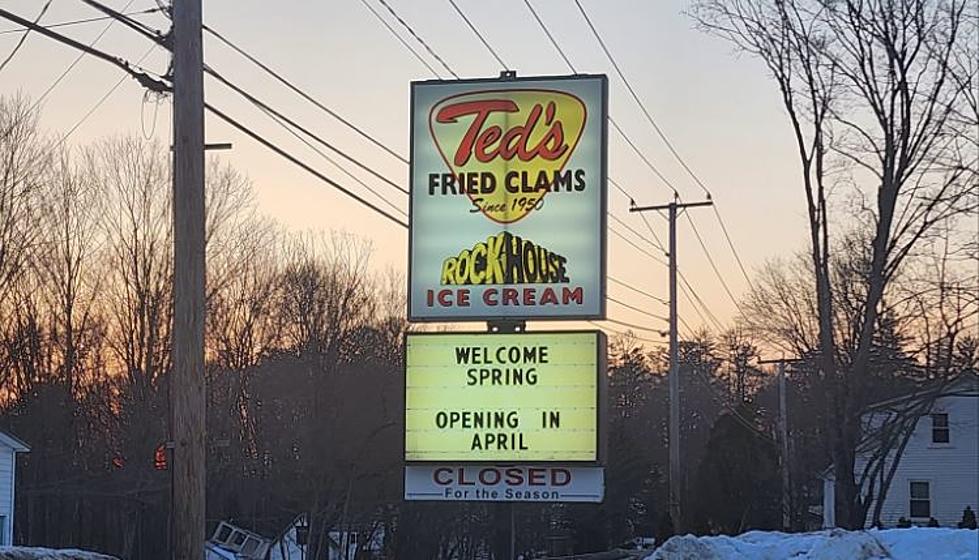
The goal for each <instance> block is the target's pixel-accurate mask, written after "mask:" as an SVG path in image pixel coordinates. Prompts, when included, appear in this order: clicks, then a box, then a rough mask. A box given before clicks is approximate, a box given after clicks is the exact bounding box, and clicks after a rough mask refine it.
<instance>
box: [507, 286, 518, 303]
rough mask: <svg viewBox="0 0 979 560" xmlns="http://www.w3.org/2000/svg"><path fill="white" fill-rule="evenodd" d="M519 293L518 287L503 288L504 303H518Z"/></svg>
mask: <svg viewBox="0 0 979 560" xmlns="http://www.w3.org/2000/svg"><path fill="white" fill-rule="evenodd" d="M518 294H519V292H517V289H516V288H503V305H518V304H519V303H520V302H519V301H518V299H517V296H518Z"/></svg>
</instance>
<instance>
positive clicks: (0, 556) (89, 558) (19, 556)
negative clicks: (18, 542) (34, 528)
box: [0, 546, 116, 560]
mask: <svg viewBox="0 0 979 560" xmlns="http://www.w3.org/2000/svg"><path fill="white" fill-rule="evenodd" d="M0 560H116V558H115V557H114V556H106V555H105V554H98V553H95V552H88V551H85V550H74V549H63V550H53V549H50V548H33V547H20V546H14V547H0Z"/></svg>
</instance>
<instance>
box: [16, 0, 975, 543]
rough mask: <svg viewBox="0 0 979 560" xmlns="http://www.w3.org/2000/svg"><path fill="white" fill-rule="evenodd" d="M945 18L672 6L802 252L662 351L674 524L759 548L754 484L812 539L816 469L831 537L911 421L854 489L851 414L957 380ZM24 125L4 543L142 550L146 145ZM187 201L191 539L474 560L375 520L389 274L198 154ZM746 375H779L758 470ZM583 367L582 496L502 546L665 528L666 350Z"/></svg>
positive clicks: (150, 456)
mask: <svg viewBox="0 0 979 560" xmlns="http://www.w3.org/2000/svg"><path fill="white" fill-rule="evenodd" d="M967 7H968V3H966V2H959V1H950V2H944V3H937V2H921V1H911V0H899V1H894V2H883V1H877V0H867V1H857V0H840V1H838V2H815V1H814V2H810V1H808V0H791V1H789V0H787V1H784V2H776V3H770V2H765V1H762V0H704V1H699V2H696V3H695V7H694V10H695V11H694V17H695V18H697V21H698V22H699V23H700V24H701V25H702V26H703V27H704V28H705V29H706V30H708V31H709V32H712V33H715V34H717V35H719V36H721V37H723V38H725V39H727V40H729V41H731V42H732V43H733V44H734V45H736V46H737V47H738V48H740V49H743V50H744V51H746V52H749V53H750V54H752V55H754V56H757V57H759V58H760V59H761V60H763V61H764V62H765V64H766V68H768V70H769V71H770V73H771V75H772V77H773V79H774V81H775V83H776V85H777V87H778V90H779V92H780V95H781V99H782V101H783V106H784V109H785V110H786V113H787V115H788V120H789V124H790V126H791V130H792V131H793V137H794V138H795V139H796V141H797V143H798V148H799V150H798V151H799V162H800V169H801V171H802V174H801V177H800V179H801V180H800V184H801V185H802V190H803V193H804V194H805V196H806V204H807V217H808V224H809V232H808V233H809V236H808V237H809V243H808V246H807V247H806V248H805V249H804V250H803V251H801V252H800V253H799V254H798V255H794V256H789V257H783V258H780V259H774V260H771V261H769V262H768V263H766V264H765V265H764V266H762V267H760V268H759V269H758V270H757V271H755V274H754V276H753V279H752V284H753V286H752V287H751V289H750V290H749V292H748V293H747V294H746V295H745V296H744V298H743V300H742V301H741V302H740V310H741V311H740V314H739V316H738V317H736V319H735V321H734V322H733V323H734V327H733V328H732V329H731V330H729V331H727V332H722V333H717V332H714V333H712V332H686V333H684V337H683V339H684V340H683V342H682V343H681V364H680V371H681V384H682V390H681V411H682V417H681V422H682V424H681V434H682V446H681V459H682V465H683V471H684V477H683V480H682V481H680V486H681V496H682V517H683V519H682V528H683V529H684V530H689V531H693V532H697V533H704V534H710V533H732V534H733V533H738V532H741V531H744V530H748V529H775V528H781V515H782V510H781V503H780V501H781V494H782V491H783V490H784V491H785V492H786V493H787V495H788V497H789V507H790V512H789V513H790V515H789V517H790V519H791V525H792V527H791V528H792V529H796V530H801V529H806V528H811V527H813V526H814V525H815V526H818V520H816V519H814V518H813V514H812V513H811V511H810V508H809V506H810V505H813V504H815V503H818V501H819V497H818V494H819V492H820V490H821V487H820V485H819V484H818V482H817V476H818V475H819V474H820V473H823V472H825V471H827V469H831V470H833V471H834V472H835V474H836V478H837V481H840V484H839V486H838V493H839V495H838V497H837V500H836V503H837V507H838V508H839V511H838V512H837V519H838V520H841V522H842V523H843V524H844V525H845V526H847V527H853V528H856V527H863V526H866V525H871V524H874V523H876V522H879V520H878V519H877V516H878V515H879V511H877V512H875V511H873V510H872V509H871V508H870V505H871V501H872V500H871V499H870V498H875V497H876V498H880V497H882V496H883V495H884V494H886V492H887V491H888V488H887V486H886V484H875V483H874V481H877V480H884V479H886V476H883V475H884V474H886V472H887V471H888V470H890V469H891V468H892V467H893V465H894V462H893V461H894V459H893V457H892V454H891V453H890V451H891V450H893V449H897V448H899V447H900V442H901V441H902V438H906V437H907V434H908V433H909V429H913V426H914V423H915V422H913V421H916V420H917V418H918V417H920V415H922V414H925V413H926V412H927V410H926V408H922V409H915V410H913V411H909V412H907V413H906V414H904V416H903V417H901V418H897V419H896V420H895V421H894V422H891V423H889V424H888V426H889V429H890V430H891V431H890V432H888V433H887V437H886V438H881V439H880V441H882V442H885V441H886V442H887V443H886V444H885V443H882V444H881V445H879V446H878V447H879V448H880V449H881V450H882V451H879V452H878V455H882V456H880V457H878V458H877V459H876V460H874V461H871V462H869V463H866V464H865V465H864V466H863V467H862V468H863V469H864V471H866V472H860V470H861V469H859V468H857V466H858V460H857V455H858V447H859V445H860V443H861V442H862V441H864V440H865V438H866V437H867V436H868V434H867V432H866V429H865V426H864V425H863V423H862V418H863V417H864V413H865V412H866V411H867V410H868V408H869V407H870V406H871V405H872V404H873V403H875V402H877V401H879V400H882V399H886V398H890V397H893V396H896V395H899V394H902V393H905V392H909V391H913V390H916V389H918V388H920V387H922V386H924V385H928V384H935V383H938V384H941V383H944V382H947V381H948V380H951V379H954V378H955V377H956V376H958V375H961V374H963V373H966V372H969V371H975V369H976V367H977V360H979V351H977V346H979V345H977V340H976V335H975V334H973V333H974V331H972V330H970V329H972V328H973V325H974V324H975V321H976V316H977V310H979V301H977V298H979V294H977V290H975V286H976V268H975V263H976V261H977V260H979V246H977V244H976V241H975V238H974V237H972V236H971V234H970V230H969V224H970V223H971V222H969V221H968V218H969V217H973V218H974V215H975V213H976V212H977V210H979V208H977V203H976V200H977V198H976V197H977V196H979V186H977V184H979V183H977V177H979V173H977V166H979V165H977V162H979V156H977V149H979V144H977V143H976V138H977V137H976V136H975V135H973V134H971V132H972V131H974V130H975V128H974V126H975V124H976V123H977V122H979V117H977V115H979V113H977V109H976V107H977V105H976V97H975V90H974V88H973V87H970V86H969V84H974V80H975V76H976V70H977V68H979V64H976V57H975V55H974V50H970V48H971V47H970V45H974V44H975V37H976V33H977V24H979V18H973V17H972V16H971V15H970V12H968V11H967ZM38 120H39V113H38V110H37V108H36V107H34V106H33V105H32V104H31V102H30V100H28V99H26V98H24V97H20V96H13V97H0V427H2V428H3V429H9V430H10V431H11V432H12V433H14V434H16V435H18V436H20V437H21V438H23V439H24V440H26V441H27V442H28V443H29V444H30V445H31V447H32V452H31V453H30V454H29V455H28V456H26V457H25V458H22V459H21V461H22V463H21V465H20V469H19V473H18V474H19V476H18V488H17V492H18V493H17V496H18V500H17V516H18V523H17V535H16V536H15V538H16V539H18V541H19V542H23V543H27V544H32V545H44V546H53V547H57V546H73V547H85V548H91V549H94V550H99V551H103V552H107V553H111V554H116V555H118V556H120V557H123V558H150V559H152V558H164V557H166V556H167V543H168V542H169V531H170V528H169V527H168V524H167V523H168V512H169V503H170V496H169V491H170V484H169V482H170V479H169V471H167V470H160V469H158V468H157V465H155V464H154V463H155V459H158V455H159V454H158V452H157V451H158V449H159V448H160V447H161V445H162V446H164V448H165V444H166V442H167V441H169V440H170V439H171V434H169V432H168V430H169V428H168V427H169V422H168V413H169V412H168V411H169V406H168V394H167V393H168V391H167V388H168V376H169V371H170V365H171V364H170V352H169V345H170V334H171V328H172V327H171V325H172V322H171V298H172V262H171V261H172V252H171V251H172V227H171V214H170V190H171V187H170V161H169V159H170V155H169V150H168V149H167V147H166V146H164V145H161V144H158V143H155V142H153V141H147V140H143V139H141V138H138V137H137V138H129V137H116V138H109V139H103V140H100V141H96V142H93V143H91V144H89V145H85V146H72V147H68V146H63V145H61V142H58V141H56V140H55V139H53V138H51V137H50V136H49V135H48V134H47V133H46V132H45V131H43V130H42V129H41V128H40V126H39V124H38ZM206 197H207V215H206V220H207V234H206V243H207V251H208V271H207V275H208V276H207V278H208V285H207V324H206V360H207V367H206V372H205V373H206V376H207V386H208V394H207V403H208V412H207V434H208V435H207V478H208V486H207V488H208V490H207V491H208V496H207V518H208V524H209V528H211V527H213V526H214V525H215V524H216V523H217V522H218V521H220V520H230V521H232V522H234V523H236V524H238V525H240V526H242V527H244V528H247V529H251V530H254V531H256V532H258V533H261V534H264V535H267V536H274V535H277V534H278V532H279V531H281V530H282V529H283V528H284V527H285V526H286V525H287V524H288V523H289V522H291V521H292V520H293V519H294V518H295V517H296V516H297V515H299V514H306V515H307V516H308V521H309V525H310V542H311V550H312V554H311V557H314V558H318V557H322V555H323V554H324V553H325V550H326V548H327V547H329V546H330V545H329V532H330V531H331V530H336V529H338V528H352V529H353V530H356V531H358V532H359V533H360V534H361V538H360V539H358V542H361V543H364V542H367V541H368V540H369V539H368V538H366V537H367V536H369V535H371V534H381V533H383V534H384V543H385V545H384V546H385V549H386V551H385V555H386V556H387V557H392V558H394V557H397V558H444V559H449V558H464V559H475V558H483V557H486V555H487V554H490V555H492V554H495V555H496V556H497V557H502V555H503V554H504V552H503V551H504V550H507V546H506V545H507V543H506V542H505V533H506V531H505V529H506V527H507V526H508V525H509V520H508V518H507V515H508V513H507V511H506V510H505V508H503V507H500V506H497V505H492V504H426V503H405V502H403V500H402V495H401V491H402V488H401V486H402V471H401V467H402V456H401V448H402V428H403V418H402V414H401V408H402V406H403V403H402V402H401V400H400V399H401V383H402V379H403V372H402V356H403V335H404V333H405V332H406V330H407V329H408V328H409V326H408V324H407V323H406V321H405V318H404V307H405V305H404V289H403V288H404V287H403V284H404V282H403V279H401V278H399V277H398V276H397V275H396V274H393V273H392V274H387V275H385V274H379V273H378V272H377V270H376V267H374V266H373V265H372V264H371V261H370V247H369V243H367V242H365V241H364V240H360V239H356V238H352V237H350V236H346V235H343V234H332V235H316V234H296V233H291V232H289V231H287V230H286V229H285V228H283V227H282V226H281V225H280V224H276V223H274V222H272V221H270V220H269V219H267V218H265V217H263V216H262V215H261V214H260V213H259V212H258V210H257V208H256V207H255V203H254V198H253V192H252V187H251V184H250V183H249V181H248V180H247V178H246V177H244V176H243V175H242V174H240V173H239V172H237V171H236V170H234V169H233V168H231V167H229V166H227V165H222V164H221V163H220V162H219V161H218V160H211V161H209V163H208V173H207V187H206ZM762 355H764V356H765V357H772V356H773V355H785V356H786V357H789V358H793V359H794V360H795V362H794V363H793V364H792V365H791V367H790V374H789V380H788V390H787V397H788V410H789V432H790V438H789V440H790V451H789V454H788V456H787V457H781V456H780V452H779V447H778V446H777V445H776V437H777V436H776V430H775V426H776V417H777V414H778V399H777V387H776V385H775V380H774V378H773V376H772V375H771V374H770V371H767V370H762V369H761V368H759V366H758V365H757V360H758V358H759V357H762ZM609 360H610V368H609V385H610V390H609V393H608V402H607V405H608V410H609V414H608V426H607V428H608V436H609V437H608V444H609V454H608V465H607V472H606V481H607V487H606V499H605V501H604V502H603V503H602V504H594V505H588V504H560V505H558V504H554V505H547V504H519V505H517V506H516V509H515V512H514V515H515V516H516V519H517V520H518V522H517V526H518V527H520V531H519V533H518V537H517V542H518V545H517V546H518V549H521V550H531V549H540V548H542V543H547V542H549V540H550V541H554V540H564V541H567V542H569V543H571V546H573V548H574V549H575V550H576V551H578V552H586V551H595V550H604V549H607V548H608V547H610V546H614V545H616V544H619V543H622V542H624V541H625V540H627V539H629V538H632V537H635V536H650V535H657V536H659V537H665V536H668V535H669V534H671V532H672V530H673V526H674V521H676V522H677V523H679V522H680V521H681V520H671V519H669V518H668V515H667V511H668V507H667V502H666V500H667V479H666V477H667V473H668V468H667V464H668V463H667V448H666V443H667V399H666V396H667V387H666V383H665V380H666V371H667V370H668V360H667V356H666V354H665V352H664V350H663V349H662V348H655V347H653V348H650V347H648V346H643V344H642V343H641V341H640V340H639V339H636V338H633V337H631V336H629V335H628V334H627V335H625V336H621V337H616V338H615V339H614V340H613V343H612V345H611V350H610V355H609ZM915 415H917V416H915ZM909 420H911V422H909ZM780 461H788V467H789V472H790V485H789V488H785V489H783V487H782V483H781V479H780V477H779V474H778V469H779V465H780ZM888 461H890V463H889V462H888ZM870 471H872V472H870ZM879 502H880V500H878V503H879ZM433 528H437V530H434V529H433Z"/></svg>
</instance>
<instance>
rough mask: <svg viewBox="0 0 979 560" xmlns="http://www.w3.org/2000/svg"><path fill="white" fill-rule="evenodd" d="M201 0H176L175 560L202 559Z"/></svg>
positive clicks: (172, 404)
mask: <svg viewBox="0 0 979 560" xmlns="http://www.w3.org/2000/svg"><path fill="white" fill-rule="evenodd" d="M202 59H203V53H202V47H201V0H174V2H173V147H174V148H173V149H174V169H173V243H174V251H173V282H174V288H173V289H174V292H173V372H172V373H171V376H170V384H171V385H170V397H171V399H170V407H171V417H172V420H173V425H172V430H173V438H174V443H175V448H174V460H173V469H174V470H173V475H174V476H173V486H174V487H173V497H174V503H173V515H174V520H173V531H174V535H173V551H172V554H173V558H175V559H176V560H200V558H201V557H202V556H203V555H204V529H205V527H204V524H205V521H204V506H205V499H204V495H205V471H204V407H205V404H204V402H205V401H204V75H203V67H202V64H203V60H202Z"/></svg>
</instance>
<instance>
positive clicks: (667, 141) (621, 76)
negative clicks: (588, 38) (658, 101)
mask: <svg viewBox="0 0 979 560" xmlns="http://www.w3.org/2000/svg"><path fill="white" fill-rule="evenodd" d="M574 3H575V5H577V6H578V11H580V12H581V15H582V16H583V17H584V18H585V22H586V23H587V24H588V27H589V29H591V32H592V35H594V36H595V39H597V40H598V44H599V45H600V46H601V47H602V51H603V52H604V53H605V57H606V58H608V60H609V62H611V63H612V67H613V68H614V69H615V73H616V74H618V75H619V79H620V80H622V83H623V84H625V87H626V89H627V90H628V91H629V94H630V95H631V96H632V98H633V99H634V100H635V101H636V103H637V104H638V105H639V108H640V109H641V110H642V113H643V115H645V116H646V120H647V121H649V124H651V125H652V126H653V129H654V130H655V131H656V133H657V134H658V135H659V137H660V139H661V140H662V141H663V143H664V144H666V147H667V148H669V150H670V153H672V154H673V156H674V157H675V158H676V159H677V161H678V162H680V165H682V166H683V168H684V169H686V170H687V173H689V174H690V176H691V177H693V178H694V180H695V181H696V182H697V184H698V185H700V187H701V188H702V189H704V193H705V194H706V195H707V197H708V198H709V197H710V191H709V190H707V187H705V186H704V184H703V183H701V182H700V179H699V178H697V176H696V175H695V174H694V172H693V171H692V170H691V169H690V167H688V166H687V163H686V162H685V161H684V160H683V158H682V157H680V153H679V152H677V151H676V148H674V147H673V143H672V142H670V139H669V138H667V137H666V134H664V133H663V131H662V129H660V127H659V125H658V124H656V120H655V119H653V115H652V114H650V112H649V110H648V109H646V105H645V104H644V103H643V102H642V100H641V99H640V98H639V94H637V93H636V90H635V89H633V87H632V83H631V82H629V80H628V79H627V78H626V77H625V73H623V72H622V69H621V68H620V67H619V63H618V62H616V60H615V57H613V56H612V53H611V51H609V49H608V47H607V46H606V45H605V40H604V39H602V36H601V35H600V34H599V33H598V29H596V28H595V25H594V24H593V23H592V21H591V18H590V17H588V12H586V11H585V8H584V6H582V5H581V2H580V0H574ZM674 190H675V189H674Z"/></svg>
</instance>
